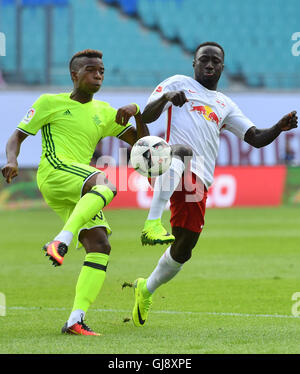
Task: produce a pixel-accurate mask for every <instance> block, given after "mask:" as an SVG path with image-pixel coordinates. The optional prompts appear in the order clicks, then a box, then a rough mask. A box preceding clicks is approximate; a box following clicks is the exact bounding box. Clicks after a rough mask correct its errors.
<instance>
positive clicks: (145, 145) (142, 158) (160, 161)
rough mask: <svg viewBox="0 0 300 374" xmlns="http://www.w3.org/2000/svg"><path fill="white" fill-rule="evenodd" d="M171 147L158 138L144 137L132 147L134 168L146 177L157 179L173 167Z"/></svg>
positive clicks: (131, 160) (131, 158)
mask: <svg viewBox="0 0 300 374" xmlns="http://www.w3.org/2000/svg"><path fill="white" fill-rule="evenodd" d="M171 153H172V152H171V146H170V145H169V144H168V143H167V142H166V141H165V140H164V139H162V138H159V137H158V136H144V137H143V138H141V139H139V140H138V141H137V142H136V143H135V144H134V146H133V147H132V150H131V154H130V162H131V165H132V167H133V168H134V169H135V170H136V171H137V172H138V173H140V174H141V175H143V176H144V177H148V178H151V177H157V176H159V175H161V174H163V173H164V172H165V171H167V170H168V169H169V167H170V165H171V161H172V154H171Z"/></svg>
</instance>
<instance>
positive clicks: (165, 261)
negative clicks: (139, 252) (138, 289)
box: [147, 247, 183, 293]
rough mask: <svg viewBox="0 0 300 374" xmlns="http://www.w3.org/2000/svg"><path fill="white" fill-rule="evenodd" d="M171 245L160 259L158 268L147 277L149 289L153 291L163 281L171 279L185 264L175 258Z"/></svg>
mask: <svg viewBox="0 0 300 374" xmlns="http://www.w3.org/2000/svg"><path fill="white" fill-rule="evenodd" d="M170 249H171V247H169V248H167V250H166V252H165V253H164V254H163V255H162V257H161V258H160V259H159V261H158V264H157V266H156V268H155V269H154V270H153V272H152V273H151V274H150V276H149V278H148V279H147V289H148V291H149V292H150V293H153V292H154V291H155V290H156V288H158V287H159V286H160V285H162V284H163V283H166V282H168V281H169V280H171V279H172V278H173V277H175V275H176V274H177V273H178V272H179V270H180V269H181V268H182V266H183V264H181V263H179V262H177V261H175V260H173V258H172V257H171V254H170Z"/></svg>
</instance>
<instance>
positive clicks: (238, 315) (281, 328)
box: [0, 207, 300, 354]
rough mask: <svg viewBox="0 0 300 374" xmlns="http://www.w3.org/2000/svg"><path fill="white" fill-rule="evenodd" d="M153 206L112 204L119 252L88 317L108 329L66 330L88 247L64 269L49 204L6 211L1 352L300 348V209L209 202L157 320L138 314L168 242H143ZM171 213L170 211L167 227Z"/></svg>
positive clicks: (0, 273)
mask: <svg viewBox="0 0 300 374" xmlns="http://www.w3.org/2000/svg"><path fill="white" fill-rule="evenodd" d="M146 214H147V212H146V211H143V210H122V211H117V210H107V211H106V217H107V218H108V220H109V222H110V224H111V226H112V229H113V235H112V237H111V244H112V252H111V256H110V262H109V266H108V270H107V277H106V281H105V283H104V286H103V288H102V291H101V293H100V295H99V297H98V299H97V300H96V302H95V303H94V305H93V306H92V307H91V309H90V311H89V312H88V314H87V316H86V318H87V321H86V322H87V324H88V325H89V326H91V328H93V329H94V330H95V331H97V332H98V331H99V332H101V333H102V334H103V335H102V336H100V337H82V336H64V335H62V334H61V333H60V329H61V327H62V326H63V324H64V323H65V321H66V320H67V318H68V316H69V313H70V309H71V307H72V303H73V297H74V289H75V284H76V280H77V277H78V274H79V271H80V268H81V265H82V262H83V259H84V251H83V250H75V249H74V248H70V250H69V253H68V254H67V256H66V259H65V262H64V265H63V266H62V267H60V268H54V267H53V266H51V265H50V261H48V259H47V258H46V257H44V256H43V254H42V251H41V248H42V246H43V244H44V243H45V242H47V241H48V240H51V239H52V238H53V236H54V235H55V234H56V233H57V232H58V231H59V230H60V228H61V226H62V225H61V223H60V221H59V219H58V218H57V217H56V215H55V214H54V213H53V212H52V211H50V210H48V209H40V210H31V211H9V212H0V227H1V232H2V234H1V269H0V292H2V293H4V294H5V296H6V307H7V309H6V316H2V317H0V331H1V334H0V353H18V354H19V353H22V354H27V353H37V354H39V353H49V354H54V353H55V354H60V353H74V354H76V353H89V354H91V353H93V354H122V353H127V354H136V353H137V354H139V353H152V354H162V353H165V354H166V353H168V354H195V353H197V354H201V353H220V354H223V353H226V354H232V353H240V354H249V353H251V354H254V353H256V354H260V353H283V354H284V353H300V347H299V336H300V321H299V318H295V317H294V316H293V315H292V313H291V310H292V305H293V303H295V301H292V295H293V294H294V293H295V292H300V282H299V281H300V272H299V268H300V253H299V239H300V230H299V227H300V214H299V208H294V207H280V208H261V209H258V208H257V209H254V208H251V209H208V211H207V215H206V225H205V228H204V231H203V233H202V235H201V238H200V240H199V242H198V244H197V247H196V248H195V249H194V252H193V257H192V259H191V261H189V262H188V263H186V264H185V265H184V267H183V269H182V271H181V272H180V273H179V274H178V275H177V276H176V277H175V278H174V279H173V280H172V281H171V282H169V283H168V284H165V285H163V286H162V287H160V288H159V289H158V290H157V292H156V293H155V295H154V297H153V307H152V310H151V312H150V314H149V319H148V322H147V324H146V325H145V326H144V327H143V328H137V327H135V326H134V325H133V323H132V321H131V309H132V306H133V289H132V288H124V289H122V284H123V283H124V282H132V281H133V280H134V279H135V278H137V277H138V276H143V277H147V276H148V275H149V274H150V272H151V271H152V270H153V268H154V266H155V265H156V263H157V261H158V259H159V257H160V256H161V254H162V253H163V250H164V249H165V246H156V247H149V246H147V247H142V246H141V244H140V241H139V235H140V231H141V229H142V227H143V221H144V219H145V218H146ZM168 217H169V213H167V212H166V213H165V214H164V221H165V223H166V226H167V227H169V224H168Z"/></svg>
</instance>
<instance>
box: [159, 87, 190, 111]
mask: <svg viewBox="0 0 300 374" xmlns="http://www.w3.org/2000/svg"><path fill="white" fill-rule="evenodd" d="M164 97H165V99H166V100H168V101H171V103H172V104H173V105H175V106H179V107H182V105H183V104H185V103H186V102H188V99H187V98H186V96H185V93H184V92H183V91H170V92H166V93H165V94H164Z"/></svg>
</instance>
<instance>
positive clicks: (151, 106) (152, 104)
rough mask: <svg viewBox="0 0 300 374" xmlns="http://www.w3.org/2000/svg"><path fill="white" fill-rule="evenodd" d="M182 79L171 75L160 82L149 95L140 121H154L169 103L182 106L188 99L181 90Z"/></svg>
mask: <svg viewBox="0 0 300 374" xmlns="http://www.w3.org/2000/svg"><path fill="white" fill-rule="evenodd" d="M181 87H182V79H181V78H180V76H177V75H175V76H173V77H170V78H167V79H165V80H164V81H163V82H161V83H160V84H159V85H158V86H157V87H156V88H155V89H154V91H153V92H152V94H151V95H150V97H149V99H148V102H147V105H146V107H145V109H144V111H143V113H142V121H143V122H144V123H151V122H154V121H156V120H157V119H158V118H159V117H160V115H161V114H162V112H164V111H165V110H166V109H168V108H169V107H170V106H171V105H175V106H179V107H182V106H183V105H184V103H186V102H187V101H188V99H187V98H186V96H185V93H184V91H182V90H181Z"/></svg>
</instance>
